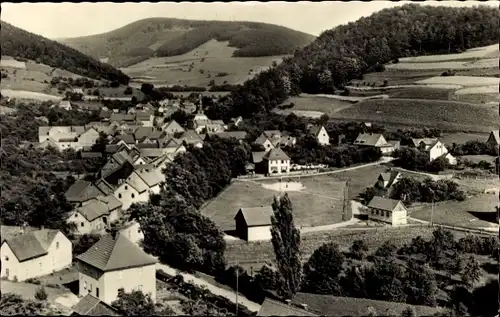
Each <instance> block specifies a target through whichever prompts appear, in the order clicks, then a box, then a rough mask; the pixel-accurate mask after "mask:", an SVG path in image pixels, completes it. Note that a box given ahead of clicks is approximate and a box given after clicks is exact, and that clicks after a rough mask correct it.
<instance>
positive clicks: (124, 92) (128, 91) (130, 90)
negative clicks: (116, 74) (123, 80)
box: [123, 86, 132, 95]
mask: <svg viewBox="0 0 500 317" xmlns="http://www.w3.org/2000/svg"><path fill="white" fill-rule="evenodd" d="M123 94H124V95H131V94H132V87H130V86H129V87H127V88H125V90H124V91H123Z"/></svg>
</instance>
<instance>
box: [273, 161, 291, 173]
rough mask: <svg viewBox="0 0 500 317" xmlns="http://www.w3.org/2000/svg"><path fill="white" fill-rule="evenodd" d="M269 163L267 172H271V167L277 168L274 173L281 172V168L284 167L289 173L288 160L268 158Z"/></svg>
mask: <svg viewBox="0 0 500 317" xmlns="http://www.w3.org/2000/svg"><path fill="white" fill-rule="evenodd" d="M268 162H269V164H268V173H269V174H273V172H272V169H273V168H277V169H278V172H277V173H274V174H282V173H283V172H282V169H285V170H286V173H289V172H290V160H284V161H281V160H272V161H271V160H270V161H268Z"/></svg>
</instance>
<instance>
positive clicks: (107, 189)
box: [95, 178, 114, 195]
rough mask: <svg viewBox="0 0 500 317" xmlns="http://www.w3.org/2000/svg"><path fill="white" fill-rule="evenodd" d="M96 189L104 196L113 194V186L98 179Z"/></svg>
mask: <svg viewBox="0 0 500 317" xmlns="http://www.w3.org/2000/svg"><path fill="white" fill-rule="evenodd" d="M95 185H96V187H97V188H99V189H100V190H101V191H102V192H103V193H104V194H105V195H111V194H113V191H114V189H113V186H112V185H111V184H110V183H108V182H107V181H106V180H105V179H102V178H101V179H100V180H98V181H97V182H96V184H95Z"/></svg>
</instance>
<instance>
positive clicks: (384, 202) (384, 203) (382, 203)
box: [368, 196, 400, 211]
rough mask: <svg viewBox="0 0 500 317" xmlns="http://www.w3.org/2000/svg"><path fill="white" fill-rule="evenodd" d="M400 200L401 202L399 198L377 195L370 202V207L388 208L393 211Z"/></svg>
mask: <svg viewBox="0 0 500 317" xmlns="http://www.w3.org/2000/svg"><path fill="white" fill-rule="evenodd" d="M399 202H400V201H399V200H394V199H389V198H385V197H380V196H375V197H373V199H372V200H371V201H370V203H369V204H368V207H370V208H376V209H381V210H387V211H393V210H394V208H396V205H397V204H398V203H399Z"/></svg>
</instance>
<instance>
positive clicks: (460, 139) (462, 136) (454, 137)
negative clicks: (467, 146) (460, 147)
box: [439, 132, 488, 146]
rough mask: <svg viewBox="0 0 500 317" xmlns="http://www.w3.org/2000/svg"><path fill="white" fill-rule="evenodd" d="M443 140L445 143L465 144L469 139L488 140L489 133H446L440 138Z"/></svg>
mask: <svg viewBox="0 0 500 317" xmlns="http://www.w3.org/2000/svg"><path fill="white" fill-rule="evenodd" d="M439 139H440V140H441V142H443V143H444V144H446V145H448V146H451V145H452V144H453V143H457V144H463V143H465V142H467V141H474V140H480V141H486V140H487V139H488V133H483V134H480V133H463V132H458V133H444V134H443V135H442V136H441V137H440V138H439Z"/></svg>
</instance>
